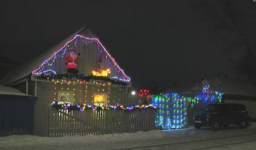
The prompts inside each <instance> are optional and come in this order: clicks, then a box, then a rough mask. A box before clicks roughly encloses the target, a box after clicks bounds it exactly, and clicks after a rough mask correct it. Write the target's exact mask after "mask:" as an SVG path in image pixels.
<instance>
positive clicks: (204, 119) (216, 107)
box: [193, 103, 250, 131]
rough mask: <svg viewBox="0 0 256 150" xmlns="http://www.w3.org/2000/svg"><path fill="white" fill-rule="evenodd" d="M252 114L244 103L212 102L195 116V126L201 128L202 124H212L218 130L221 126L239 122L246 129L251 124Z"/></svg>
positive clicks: (213, 128)
mask: <svg viewBox="0 0 256 150" xmlns="http://www.w3.org/2000/svg"><path fill="white" fill-rule="evenodd" d="M249 119H250V115H249V113H248V111H247V109H246V107H245V106H244V105H243V104H234V103H231V104H210V105H208V106H207V107H206V108H205V109H204V112H202V113H197V114H195V115H194V117H193V122H194V126H195V128H196V129H200V128H201V126H210V127H211V128H212V130H214V131H217V130H219V128H220V127H222V126H224V127H228V126H229V125H230V124H237V125H239V126H240V128H242V129H244V128H246V127H247V125H248V124H249Z"/></svg>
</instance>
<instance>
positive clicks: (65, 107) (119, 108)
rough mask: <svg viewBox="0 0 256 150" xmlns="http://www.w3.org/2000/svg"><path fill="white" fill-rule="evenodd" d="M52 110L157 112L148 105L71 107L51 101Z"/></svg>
mask: <svg viewBox="0 0 256 150" xmlns="http://www.w3.org/2000/svg"><path fill="white" fill-rule="evenodd" d="M51 106H52V108H56V109H57V110H58V109H67V110H69V111H71V110H76V111H84V110H98V111H100V110H123V111H124V112H128V111H133V110H138V109H139V110H142V109H154V110H157V107H156V106H154V105H152V104H150V105H134V106H128V107H125V106H123V105H121V104H118V103H116V104H115V105H106V106H104V105H103V106H97V105H90V104H85V103H84V104H76V105H71V104H70V103H63V102H61V103H59V102H56V101H53V102H52V103H51Z"/></svg>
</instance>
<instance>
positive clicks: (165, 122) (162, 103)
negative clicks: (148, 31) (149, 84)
mask: <svg viewBox="0 0 256 150" xmlns="http://www.w3.org/2000/svg"><path fill="white" fill-rule="evenodd" d="M152 104H153V105H155V106H156V107H157V108H158V111H157V112H156V114H155V116H156V117H155V125H156V126H162V127H163V128H166V127H167V128H168V127H170V125H171V113H170V111H171V108H170V106H171V103H170V97H169V95H168V94H166V95H165V94H160V95H155V96H153V99H152Z"/></svg>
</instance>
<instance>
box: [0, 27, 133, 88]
mask: <svg viewBox="0 0 256 150" xmlns="http://www.w3.org/2000/svg"><path fill="white" fill-rule="evenodd" d="M82 32H83V35H80V33H82ZM77 37H80V38H84V39H85V40H87V39H89V40H94V41H96V42H98V43H99V44H100V45H101V46H102V48H103V50H104V51H105V52H106V54H107V55H108V57H109V58H110V59H112V62H113V63H114V64H115V66H116V67H117V69H119V71H120V72H121V73H122V74H123V76H124V77H125V79H126V81H130V78H129V77H128V76H127V75H125V73H124V71H123V70H122V69H121V68H120V67H119V65H118V64H117V63H116V62H115V60H114V58H113V57H111V55H110V54H109V53H108V51H107V50H106V48H105V47H104V46H103V45H102V43H101V42H100V41H99V39H98V38H97V37H96V36H95V35H94V34H93V33H92V32H91V31H90V30H89V29H88V28H87V27H83V28H82V29H80V30H78V31H77V32H75V33H74V34H72V35H70V36H69V37H68V38H66V39H65V40H63V41H61V42H60V43H58V44H57V45H55V46H54V47H52V48H50V49H49V50H47V51H46V52H45V53H43V54H41V55H39V56H38V57H35V58H34V59H33V60H31V61H30V62H28V63H26V64H24V65H22V66H21V67H20V68H17V69H15V70H14V71H12V72H10V73H9V74H7V75H6V76H5V77H4V78H3V79H2V80H0V84H2V85H8V84H11V83H13V82H15V81H18V80H20V79H22V78H24V77H26V76H28V75H29V74H31V73H33V74H37V70H38V69H40V67H42V66H43V65H45V64H46V62H47V61H48V60H50V59H52V58H54V56H55V55H56V54H57V53H58V52H59V51H61V50H62V49H63V47H65V46H67V44H69V43H70V42H72V41H73V40H74V39H76V38H77Z"/></svg>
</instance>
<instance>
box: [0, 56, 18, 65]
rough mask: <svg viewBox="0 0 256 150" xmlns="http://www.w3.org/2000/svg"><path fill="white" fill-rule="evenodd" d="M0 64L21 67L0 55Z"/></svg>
mask: <svg viewBox="0 0 256 150" xmlns="http://www.w3.org/2000/svg"><path fill="white" fill-rule="evenodd" d="M0 64H10V65H21V64H20V63H18V62H16V61H14V60H12V59H9V58H7V57H5V56H2V55H0Z"/></svg>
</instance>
